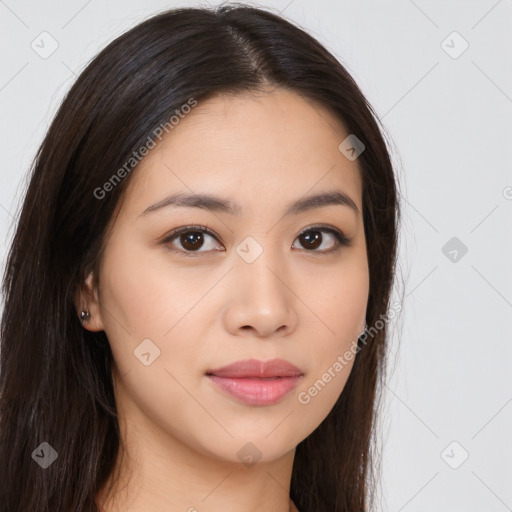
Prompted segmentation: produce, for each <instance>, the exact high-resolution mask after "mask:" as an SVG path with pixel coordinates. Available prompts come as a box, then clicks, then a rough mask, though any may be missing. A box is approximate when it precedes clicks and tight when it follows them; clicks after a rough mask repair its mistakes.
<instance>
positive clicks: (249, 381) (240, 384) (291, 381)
mask: <svg viewBox="0 0 512 512" xmlns="http://www.w3.org/2000/svg"><path fill="white" fill-rule="evenodd" d="M208 377H209V378H210V380H211V381H212V382H214V383H215V384H216V385H217V386H218V387H219V388H220V389H222V390H223V391H225V392H226V393H228V394H230V395H231V396H234V397H235V398H238V399H239V400H241V401H242V402H244V403H246V404H249V405H272V404H276V403H278V402H279V401H281V400H282V399H283V398H284V397H285V396H286V395H287V394H288V393H290V391H291V390H292V389H293V388H294V387H295V386H296V385H297V384H298V382H299V380H300V379H301V375H298V376H295V377H279V378H274V379H258V378H244V379H241V378H229V377H217V376H216V375H208Z"/></svg>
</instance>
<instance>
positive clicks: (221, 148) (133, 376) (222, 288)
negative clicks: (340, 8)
mask: <svg viewBox="0 0 512 512" xmlns="http://www.w3.org/2000/svg"><path fill="white" fill-rule="evenodd" d="M348 135H349V133H348V132H347V131H345V128H344V126H343V125H342V124H340V123H339V122H338V121H337V120H336V119H335V118H334V117H332V116H331V115H330V114H329V113H328V112H327V111H326V110H324V109H323V108H322V107H320V106H319V105H316V104H313V103H310V102H308V101H306V100H304V99H302V98H301V97H300V96H298V95H296V94H295V93H292V92H288V91H284V90H282V89H277V90H274V91H272V92H268V93H265V94H264V93H260V94H258V95H251V96H248V95H247V96H230V97H228V96H225V97H220V96H219V97H216V98H214V99H210V100H206V101H204V102H201V101H199V102H198V104H197V106H196V107H194V108H193V109H192V110H191V112H190V113H189V114H187V115H186V116H184V117H183V118H182V119H181V120H180V121H179V124H178V125H175V126H174V128H173V129H172V131H171V132H170V134H169V135H168V136H167V137H166V138H164V139H163V140H162V142H161V143H159V145H158V146H157V147H155V148H154V149H152V150H150V152H149V154H148V155H147V156H146V158H145V159H144V160H143V161H142V162H141V164H140V165H139V167H138V168H137V169H136V171H133V172H134V175H133V176H132V177H131V182H130V184H129V186H128V188H127V190H126V195H125V197H124V200H123V202H122V204H121V207H120V210H119V215H118V217H117V219H116V221H115V223H114V225H113V229H112V233H111V235H110V237H109V239H108V241H107V245H106V248H105V252H104V255H103V259H102V261H101V268H100V275H99V279H100V287H99V290H98V294H97V295H96V297H99V304H97V303H94V300H93V301H92V302H90V303H88V307H89V309H90V311H91V314H92V319H91V321H90V322H89V324H88V327H87V328H88V329H91V330H102V329H103V330H104V331H105V332H106V334H107V336H108V339H109V341H110V344H111V347H112V352H113V355H114V360H115V367H114V369H113V370H114V378H115V390H116V401H117V404H118V410H119V413H120V417H125V418H126V419H127V420H128V422H132V424H133V425H136V428H137V429H138V431H139V432H145V433H147V432H151V433H152V435H157V436H158V439H160V440H162V446H165V447H167V448H169V449H170V447H176V446H180V447H181V449H183V448H187V449H192V450H194V451H195V452H196V453H197V452H199V453H201V454H203V455H207V456H210V457H214V458H216V459H221V460H224V461H233V462H240V461H244V460H245V461H247V460H249V459H247V458H246V457H249V458H250V457H252V460H254V461H257V460H258V459H259V460H262V461H268V460H273V459H276V458H277V457H279V456H282V455H284V454H285V453H287V452H289V451H291V450H293V449H294V448H295V446H296V445H297V444H298V443H299V442H301V441H302V440H303V439H304V438H305V437H307V436H308V434H310V433H311V432H312V431H313V430H314V429H315V428H316V427H317V426H318V425H319V424H320V423H321V422H322V420H323V419H324V418H325V417H326V416H327V414H328V413H329V411H330V410H331V409H332V407H333V406H334V404H335V402H336V400H337V399H338V397H339V395H340V393H341V392H342V389H343V387H344V385H345V382H346V380H347V378H348V375H349V373H350V371H351V368H352V365H353V359H352V360H348V361H347V360H346V359H344V362H343V363H340V358H341V357H343V354H344V353H345V352H346V351H347V350H349V349H350V348H351V346H353V345H354V343H355V341H356V339H357V336H358V334H359V333H360V332H361V329H362V327H363V325H364V320H365V312H366V306H367V300H368V291H369V274H368V265H367V255H366V244H365V236H364V226H363V218H362V213H361V212H362V183H361V178H360V171H359V169H358V165H357V160H355V161H351V160H349V159H348V158H346V157H345V156H344V154H343V153H342V152H341V151H340V150H339V149H338V146H339V145H340V143H341V142H342V141H343V140H344V139H345V138H346V137H347V136H348ZM178 194H179V195H184V196H185V195H186V196H192V195H208V196H212V197H215V200H213V199H209V200H208V201H206V202H202V201H200V200H190V199H187V200H185V199H180V200H179V201H176V202H174V203H169V204H168V205H167V206H163V205H161V207H159V208H157V207H154V205H158V204H159V203H162V202H163V203H165V201H166V198H168V197H170V196H177V195H178ZM317 194H329V195H331V197H335V195H336V194H340V196H338V197H342V196H341V194H343V195H345V196H347V197H348V198H349V201H346V203H349V202H350V200H351V201H352V202H353V203H354V205H355V208H353V207H352V206H350V205H349V204H342V203H343V201H342V202H322V201H317V202H315V201H312V202H308V203H306V205H307V207H303V208H296V209H293V208H292V207H291V205H292V204H294V203H296V202H299V201H300V202H303V201H304V200H306V199H307V198H309V197H311V196H313V195H317ZM228 202H229V206H232V207H233V211H228V207H227V206H225V205H224V203H226V204H227V203H228ZM194 204H195V206H194ZM221 205H222V206H221ZM288 210H290V211H288ZM317 224H321V225H322V226H321V227H314V226H315V225H317ZM186 226H195V227H191V228H189V229H188V233H185V234H182V235H181V236H180V235H179V234H178V235H176V236H171V234H172V232H173V231H175V230H177V229H178V228H184V227H186ZM197 226H206V227H208V229H209V230H211V233H210V232H204V231H203V232H201V231H199V232H198V230H200V228H198V227H197ZM308 229H309V231H308ZM305 230H306V231H305ZM330 230H332V232H331V231H330ZM303 231H305V233H303V234H302V232H303ZM336 232H340V234H342V235H344V236H345V237H346V238H348V240H349V243H348V245H344V244H343V243H341V242H339V241H338V240H337V238H336V235H335V234H334V233H336ZM89 283H90V281H89ZM274 358H279V359H282V360H285V361H288V362H289V363H291V364H293V365H294V366H295V367H296V368H298V369H299V374H300V375H299V376H298V377H290V376H288V377H286V375H287V374H285V373H284V372H283V371H280V370H279V369H275V368H274V371H272V370H271V371H270V373H271V374H273V376H274V377H276V376H279V377H280V378H279V379H276V378H272V379H268V378H267V379H263V378H261V375H260V377H258V376H256V375H254V374H253V375H252V378H249V377H248V376H247V373H246V374H243V368H242V369H241V370H240V369H239V372H242V373H238V374H236V375H234V374H233V372H228V373H227V374H225V376H224V377H223V376H222V375H217V376H216V377H212V376H210V375H209V372H210V370H215V369H219V368H221V367H224V366H226V365H229V364H231V363H234V362H237V361H241V360H248V359H256V360H260V361H267V360H270V359H274ZM336 363H337V364H336ZM340 367H341V368H340ZM246 369H247V368H246ZM216 373H218V374H220V373H221V372H216ZM235 373H236V371H235ZM277 374H280V375H277ZM288 375H289V374H288ZM290 388H291V389H290ZM228 389H231V391H228ZM237 390H238V391H237ZM286 390H289V391H288V392H287V393H286ZM233 393H234V394H233ZM249 443H250V444H249Z"/></svg>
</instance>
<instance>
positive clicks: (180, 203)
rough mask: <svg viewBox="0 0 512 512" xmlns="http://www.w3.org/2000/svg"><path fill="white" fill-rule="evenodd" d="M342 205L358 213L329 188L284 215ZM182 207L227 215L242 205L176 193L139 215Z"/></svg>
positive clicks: (208, 196) (347, 199)
mask: <svg viewBox="0 0 512 512" xmlns="http://www.w3.org/2000/svg"><path fill="white" fill-rule="evenodd" d="M331 205H342V206H348V207H349V208H351V209H352V210H353V211H354V212H355V213H356V215H359V214H360V212H359V208H358V207H357V205H356V203H355V202H354V201H353V200H352V199H351V198H350V197H349V196H348V195H347V194H345V193H344V192H341V191H340V190H331V191H328V192H322V193H318V194H315V195H310V196H307V197H303V198H301V199H299V200H298V201H295V202H293V203H291V204H289V205H288V206H287V208H286V210H285V212H284V215H285V216H286V215H297V214H299V213H302V212H305V211H307V210H311V209H313V208H322V207H324V206H331ZM170 206H172V207H184V208H202V209H205V210H209V211H211V212H220V213H227V214H229V215H240V214H241V213H242V207H241V206H240V204H239V203H235V202H233V201H229V200H228V199H223V198H222V197H218V196H214V195H211V194H187V193H177V194H173V195H171V196H169V197H166V198H165V199H163V200H162V201H159V202H158V203H155V204H152V205H151V206H148V207H147V208H146V209H145V210H144V211H143V212H142V213H141V214H140V215H139V217H141V216H143V215H147V214H148V213H151V212H155V211H158V210H161V209H162V208H167V207H170Z"/></svg>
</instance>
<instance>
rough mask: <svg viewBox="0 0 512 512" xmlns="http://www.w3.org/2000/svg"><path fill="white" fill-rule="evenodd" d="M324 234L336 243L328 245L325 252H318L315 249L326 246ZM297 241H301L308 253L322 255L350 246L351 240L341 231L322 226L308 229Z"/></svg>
mask: <svg viewBox="0 0 512 512" xmlns="http://www.w3.org/2000/svg"><path fill="white" fill-rule="evenodd" d="M322 233H327V234H328V235H330V237H331V240H334V242H333V243H331V244H328V247H327V249H326V248H325V247H324V248H323V249H324V250H320V251H316V250H315V249H317V248H318V247H321V246H322V245H324V236H323V235H322ZM297 240H300V243H301V244H302V246H303V247H305V248H306V249H307V252H319V253H321V254H327V253H331V252H334V251H337V250H338V249H340V247H341V246H348V245H350V240H349V239H348V238H347V237H346V236H345V235H344V234H343V233H342V232H341V231H338V230H337V229H334V228H331V227H327V226H321V225H316V226H310V227H308V228H307V229H305V230H304V231H302V232H301V233H300V234H299V236H298V237H297Z"/></svg>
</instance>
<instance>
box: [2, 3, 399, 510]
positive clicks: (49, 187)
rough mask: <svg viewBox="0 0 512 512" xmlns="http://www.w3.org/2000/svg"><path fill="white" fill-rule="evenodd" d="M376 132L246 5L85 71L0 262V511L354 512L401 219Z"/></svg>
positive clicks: (351, 85) (350, 95)
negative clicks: (0, 274)
mask: <svg viewBox="0 0 512 512" xmlns="http://www.w3.org/2000/svg"><path fill="white" fill-rule="evenodd" d="M375 119H376V116H375V114H374V113H373V110H372V108H371V106H370V105H369V104H368V102H367V101H366V99H365V98H364V96H363V94H362V93H361V91H360V90H359V88H358V86H357V85H356V83H355V82H354V81H353V79H352V78H351V77H350V75H349V74H348V73H347V71H346V70H345V69H344V68H343V66H342V65H341V64H340V63H339V62H338V61H337V60H336V59H335V58H334V57H333V56H332V55H331V54H330V53H329V52H328V51H327V50H326V49H325V48H323V47H322V46H321V45H320V44H319V43H318V42H317V41H316V40H314V39H313V38H312V37H311V36H309V35H308V34H307V33H305V32H304V31H303V30H302V29H300V28H298V27H297V26H295V25H293V24H292V23H290V22H288V21H286V20H284V19H283V18H282V17H279V16H277V15H275V14H273V13H271V12H267V11H265V10H262V9H257V8H252V7H247V6H243V5H239V6H232V5H231V6H230V5H227V6H226V5H225V6H222V7H219V8H216V9H199V8H195V9H192V8H187V9H178V10H171V11H168V12H164V13H162V14H159V15H157V16H154V17H153V18H151V19H148V20H147V21H144V22H143V23H141V24H140V25H138V26H136V27H135V28H133V29H131V30H129V31H128V32H126V33H125V34H124V35H122V36H120V37H118V38H117V39H116V40H115V41H113V42H112V43H111V44H109V45H108V46H107V47H106V48H105V49H104V50H103V51H102V52H101V53H100V54H99V55H98V56H97V57H96V58H95V59H93V60H92V62H91V63H90V64H89V65H88V66H87V68H86V69H85V70H84V71H83V73H82V74H81V75H80V76H79V78H78V79H77V81H76V83H75V84H74V85H73V87H72V88H71V90H70V92H69V94H68V95H67V97H66V98H65V100H64V101H63V103H62V105H61V107H60V109H59V111H58V113H57V115H56V117H55V119H54V121H53V123H52V125H51V127H50V129H49V131H48V133H47V135H46V137H45V139H44V141H43V143H42V145H41V147H40V149H39V151H38V154H37V156H36V159H35V162H34V166H33V171H32V175H31V180H30V184H29V187H28V191H27V194H26V197H25V200H24V203H23V208H22V211H21V216H20V219H19V223H18V226H17V230H16V233H15V237H14V240H13V243H12V247H11V249H10V252H9V255H8V261H7V265H6V269H5V276H4V283H3V291H4V295H5V307H4V313H3V317H2V324H1V329H2V342H1V343H2V345H1V361H0V363H1V370H2V371H1V402H0V404H1V424H0V438H1V447H0V449H1V454H0V457H1V459H2V462H3V463H2V465H1V470H0V471H1V475H0V481H1V482H2V487H1V495H0V503H1V505H0V506H1V507H2V508H1V510H2V512H3V511H13V510H16V511H18V512H28V511H34V510H38V511H50V510H52V511H56V510H59V511H73V512H75V511H76V512H78V511H80V512H81V511H99V510H101V511H103V512H111V511H114V510H126V511H128V510H130V511H132V512H139V511H145V512H152V511H157V510H158V511H161V510H166V511H169V512H174V511H178V510H188V511H190V512H192V511H195V510H198V511H217V510H224V511H232V510H233V511H234V510H237V511H241V510H248V511H249V510H250V511H269V510H272V511H273V512H285V511H288V510H299V511H300V512H320V511H322V512H326V511H351V512H353V511H356V510H357V511H366V510H368V509H369V506H370V504H371V501H372V497H373V492H374V487H375V481H374V476H375V465H374V462H375V461H374V459H373V457H372V455H373V444H374V441H375V417H376V416H375V412H376V409H377V397H378V391H379V389H380V388H379V383H381V382H382V379H383V375H384V367H385V355H386V338H387V335H386V332H387V331H386V322H385V321H383V320H382V318H383V317H386V315H389V309H390V305H389V297H390V291H391V287H392V284H393V278H394V269H395V258H396V244H397V242H396V241H397V225H398V224H397V223H398V214H399V209H398V203H397V189H396V185H395V177H394V173H393V169H392V165H391V162H390V157H389V154H388V151H387V149H386V144H385V142H384V139H383V137H382V134H381V132H380V130H379V127H378V125H377V122H376V120H375ZM365 327H367V328H368V330H367V332H365Z"/></svg>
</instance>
